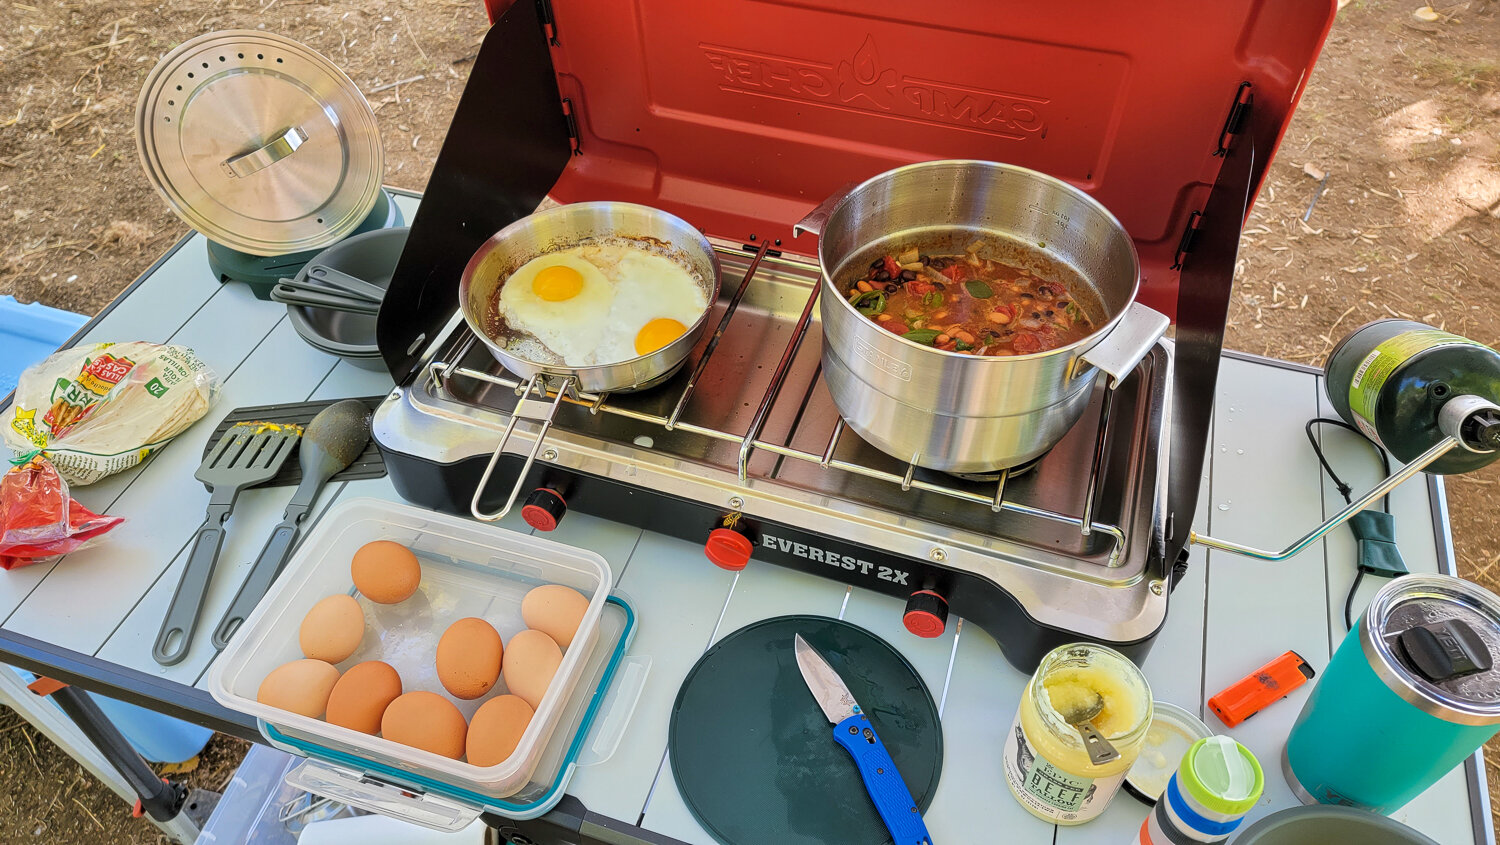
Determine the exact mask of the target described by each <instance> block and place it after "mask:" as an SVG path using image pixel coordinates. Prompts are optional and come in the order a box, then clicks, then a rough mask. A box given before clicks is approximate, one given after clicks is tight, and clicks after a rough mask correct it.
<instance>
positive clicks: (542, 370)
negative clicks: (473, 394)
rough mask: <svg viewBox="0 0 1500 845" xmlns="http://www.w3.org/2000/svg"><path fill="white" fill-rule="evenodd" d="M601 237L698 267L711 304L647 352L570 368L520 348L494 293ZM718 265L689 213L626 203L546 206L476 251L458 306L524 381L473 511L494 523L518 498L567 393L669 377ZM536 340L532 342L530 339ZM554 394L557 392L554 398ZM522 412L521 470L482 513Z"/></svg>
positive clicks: (715, 294)
mask: <svg viewBox="0 0 1500 845" xmlns="http://www.w3.org/2000/svg"><path fill="white" fill-rule="evenodd" d="M603 239H613V240H627V241H637V242H640V243H642V244H643V245H649V246H651V247H653V248H655V249H657V250H662V249H665V250H666V251H667V252H668V253H669V254H670V255H671V257H673V258H676V259H678V260H679V261H681V262H682V263H683V264H685V265H686V266H688V267H690V268H692V269H693V271H694V272H695V273H696V275H697V276H698V279H699V281H700V282H701V284H702V285H703V292H704V294H705V295H706V297H707V300H708V306H707V307H706V308H704V309H703V313H702V314H701V315H699V317H698V320H697V322H695V323H693V324H692V325H691V326H689V327H688V330H687V331H686V332H684V333H683V335H682V336H681V337H679V338H677V339H676V340H674V341H672V342H671V343H669V344H667V345H666V346H663V347H662V348H661V349H658V350H656V351H655V352H652V353H651V354H649V355H642V356H640V357H639V358H632V359H630V360H628V361H620V362H618V363H613V364H598V365H593V366H586V367H570V366H567V365H566V364H561V363H555V362H548V361H537V360H531V359H529V358H527V357H525V356H524V355H523V354H521V353H520V352H519V351H518V343H521V342H524V341H525V340H526V336H524V335H522V334H520V333H515V332H511V331H510V330H508V329H507V328H506V327H505V326H504V325H503V323H502V322H501V321H500V320H499V319H498V315H497V314H496V312H495V310H494V300H495V294H496V293H497V292H498V291H499V290H500V287H501V286H502V285H503V284H504V283H505V280H506V279H508V278H509V277H510V275H511V274H512V273H514V272H515V271H516V269H517V268H519V267H520V266H521V265H522V264H525V263H526V262H528V261H530V260H531V259H533V258H536V257H537V256H539V255H544V254H546V253H549V252H556V251H558V250H561V249H568V248H570V247H574V246H578V245H580V244H582V243H585V242H588V241H597V240H603ZM720 281H721V272H720V268H719V259H718V258H717V257H716V256H715V255H714V251H713V247H712V246H711V245H710V244H709V242H708V239H707V238H705V237H704V236H703V233H702V232H699V231H698V230H697V229H695V228H693V227H692V226H691V225H689V224H688V223H687V221H685V220H683V219H681V218H679V217H677V216H675V215H672V214H668V213H667V212H665V211H661V210H658V209H655V208H650V207H648V206H644V205H635V204H632V203H625V202H581V203H574V204H573V205H564V206H559V207H557V208H551V209H548V210H546V211H539V212H537V213H536V214H532V215H530V216H528V217H523V218H521V219H520V220H517V221H516V222H514V223H512V224H510V225H509V226H506V227H505V228H504V229H501V230H500V231H498V232H496V233H495V234H494V235H492V236H491V237H490V239H489V240H487V241H485V242H484V244H483V245H481V246H480V247H479V249H478V250H477V251H476V252H475V253H474V257H472V258H470V259H469V263H468V265H467V266H465V267H464V272H463V276H462V277H461V278H460V279H459V284H458V304H459V310H460V312H461V313H462V314H463V318H464V322H465V323H467V324H468V326H469V329H470V330H472V331H473V332H474V334H475V335H476V336H477V337H478V338H479V339H480V341H482V342H483V343H484V345H485V347H487V348H488V349H489V350H490V353H491V354H492V355H494V356H495V359H496V360H498V361H499V362H500V363H501V364H502V365H503V366H504V367H505V369H507V370H510V371H511V372H512V373H515V374H516V375H518V376H521V377H522V378H524V379H526V384H525V385H524V386H523V388H522V389H521V399H520V401H519V402H517V403H516V409H515V411H514V412H512V413H511V415H510V422H509V423H507V425H506V428H505V434H504V435H502V436H501V438H500V443H499V445H497V446H496V447H495V451H494V453H493V454H492V455H491V456H490V462H489V465H488V466H486V467H485V470H484V475H482V476H481V477H480V479H479V485H478V487H477V488H475V490H474V498H473V499H471V500H470V502H469V511H470V513H472V514H473V515H474V518H475V519H480V520H484V521H486V522H492V521H494V520H497V519H500V518H501V517H503V516H505V515H506V514H507V513H509V512H510V509H511V508H512V507H514V506H515V503H516V495H517V494H518V493H519V492H520V489H521V485H522V483H523V482H525V480H526V473H527V472H528V471H529V470H530V469H531V465H532V463H533V462H534V461H535V460H536V456H537V453H538V452H540V451H541V448H542V441H543V440H545V439H546V437H547V431H548V429H550V428H551V427H552V418H553V417H554V416H555V415H556V414H557V408H558V406H560V405H561V404H562V401H563V399H565V398H566V397H567V395H568V394H569V393H572V394H574V396H575V398H577V396H578V394H580V393H585V392H587V393H612V392H623V391H630V390H643V389H645V388H648V387H652V386H654V385H657V384H660V383H661V382H663V381H665V380H666V379H668V378H670V377H671V376H672V374H673V373H675V372H677V369H678V368H679V367H681V366H682V364H683V362H684V361H686V360H687V356H688V353H689V352H691V351H692V349H693V346H694V345H695V344H696V343H697V342H698V337H699V335H701V334H703V329H704V327H705V326H707V325H708V315H709V314H710V313H712V312H713V308H714V303H715V302H717V301H718V298H719V284H720ZM530 347H531V348H533V349H534V348H535V345H534V344H531V345H530ZM549 394H551V397H550V399H549ZM522 419H525V420H530V421H532V422H535V423H537V424H538V425H540V426H541V429H540V431H539V432H538V433H537V436H536V438H535V439H534V440H533V441H532V444H531V451H530V452H529V453H528V454H527V456H526V463H525V465H524V466H522V468H521V471H520V473H519V474H517V476H516V482H515V485H514V486H513V487H512V488H511V491H510V497H509V498H508V499H507V500H506V502H505V506H504V507H503V508H501V509H500V510H498V511H494V512H488V513H487V512H485V511H483V510H481V509H480V507H479V501H480V499H481V498H483V496H484V491H485V488H486V487H488V486H489V481H490V476H491V475H492V474H493V473H494V471H495V465H496V464H498V463H499V461H500V455H501V454H502V453H503V452H504V451H505V444H506V443H507V442H509V441H510V436H511V433H512V432H514V431H515V428H516V423H517V422H518V421H520V420H522Z"/></svg>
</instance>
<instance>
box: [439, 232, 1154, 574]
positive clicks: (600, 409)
mask: <svg viewBox="0 0 1500 845" xmlns="http://www.w3.org/2000/svg"><path fill="white" fill-rule="evenodd" d="M770 247H771V245H770V243H768V242H767V243H763V244H762V245H761V246H760V248H759V249H758V250H757V251H756V253H755V256H754V258H753V260H752V261H751V263H750V265H749V267H748V268H747V269H746V271H745V274H744V278H743V279H742V280H741V282H740V285H739V287H738V288H737V289H736V290H735V292H734V295H733V296H732V297H731V299H730V301H729V303H728V305H727V306H726V308H725V311H724V314H723V316H722V317H721V318H720V319H719V322H718V325H717V326H716V327H715V329H714V333H713V334H712V335H711V336H710V338H709V341H708V344H707V345H706V346H705V347H704V350H703V353H702V354H701V355H700V356H699V358H698V361H697V363H696V364H695V365H694V367H693V371H692V374H691V375H690V377H689V379H688V382H687V384H686V385H685V386H684V387H683V389H682V393H681V394H680V395H679V396H678V398H677V400H676V402H674V403H672V411H671V412H670V413H668V414H657V413H651V412H648V411H641V410H638V409H635V408H629V407H626V406H624V405H620V404H611V403H610V402H609V399H610V394H609V393H597V394H596V393H587V392H584V391H581V390H578V389H577V388H576V386H575V383H574V382H573V381H572V380H571V379H567V378H562V377H555V378H551V379H546V378H538V379H518V378H514V377H511V376H510V375H508V374H506V373H505V372H504V371H503V370H501V371H499V372H486V371H484V370H480V369H476V368H474V367H468V366H463V365H461V364H458V363H454V362H460V361H463V360H465V358H466V356H467V355H468V353H469V352H470V350H472V349H473V347H474V344H475V343H477V342H478V339H477V338H476V337H475V336H474V335H473V334H472V333H469V334H468V336H467V337H466V338H465V340H464V341H463V342H462V343H461V344H459V345H458V346H457V347H456V348H455V349H454V350H453V352H452V354H450V355H448V356H446V357H447V358H448V359H449V360H436V361H434V362H432V363H431V364H430V365H428V367H427V373H428V376H427V377H428V379H429V380H430V381H429V386H430V387H431V388H433V389H437V390H442V391H443V392H444V393H447V394H448V395H450V396H455V397H456V396H457V393H458V392H457V391H452V390H443V388H444V387H445V386H446V384H447V382H448V380H449V379H452V378H454V377H462V378H467V379H473V380H476V381H480V382H484V383H487V384H492V385H495V386H498V387H501V388H504V389H507V390H511V391H514V392H515V394H516V395H517V396H518V397H523V398H525V397H527V396H528V395H529V394H531V393H532V392H533V391H535V392H536V396H535V398H534V399H533V400H532V402H530V403H528V404H530V405H533V406H541V405H542V404H543V403H544V402H546V403H550V404H551V405H552V406H553V407H555V405H556V404H557V403H558V402H559V401H562V402H567V403H569V404H573V405H580V406H583V407H586V408H587V409H588V410H589V412H590V413H592V414H600V413H604V414H612V415H616V416H620V417H624V418H627V419H631V420H636V421H639V422H644V423H648V424H652V425H657V426H661V427H663V428H665V429H666V430H668V431H673V430H678V431H684V432H688V433H691V434H695V435H699V436H702V437H706V438H711V439H713V440H718V441H721V442H725V443H731V444H738V448H739V455H738V473H739V481H740V483H741V484H744V483H745V482H746V481H747V478H748V473H749V470H748V467H749V462H750V458H751V456H752V454H754V453H755V452H756V451H762V452H769V453H772V454H775V455H779V456H782V457H786V458H792V459H795V460H799V461H805V462H807V463H810V464H815V465H818V466H820V467H822V468H824V469H831V470H837V471H842V472H848V473H853V474H856V475H860V476H863V477H866V478H871V479H875V480H878V481H883V482H888V483H890V484H894V485H897V486H899V487H900V489H901V490H902V491H910V490H919V491H923V492H927V493H934V494H937V495H941V496H947V497H950V498H953V499H958V500H960V501H965V502H971V503H976V504H981V505H987V506H988V507H989V508H990V510H992V511H994V512H995V513H1001V512H1009V513H1013V514H1020V515H1023V516H1027V517H1032V518H1035V519H1041V520H1048V521H1051V522H1055V523H1061V524H1064V525H1071V526H1074V527H1076V528H1077V529H1078V530H1079V532H1080V533H1081V534H1082V535H1083V536H1085V537H1087V536H1089V535H1091V534H1093V533H1094V532H1099V533H1101V534H1103V535H1105V536H1108V537H1109V538H1110V539H1111V540H1112V541H1113V543H1112V547H1111V549H1110V552H1109V558H1108V565H1109V566H1117V565H1119V563H1120V562H1121V560H1122V556H1123V553H1124V551H1125V548H1126V542H1127V537H1126V533H1125V531H1124V530H1122V529H1121V528H1120V527H1119V526H1118V525H1114V524H1110V523H1102V522H1099V521H1096V520H1095V519H1094V517H1093V513H1094V505H1095V500H1096V498H1097V497H1098V494H1099V489H1100V485H1099V477H1100V474H1101V467H1102V466H1103V463H1104V457H1105V454H1106V445H1107V443H1108V442H1109V435H1110V423H1111V413H1110V409H1111V406H1112V404H1113V403H1112V401H1111V400H1112V398H1113V395H1114V392H1115V391H1114V387H1115V384H1113V383H1112V384H1110V385H1109V388H1108V389H1106V390H1105V392H1104V401H1103V402H1101V403H1100V405H1101V407H1100V420H1099V426H1098V429H1097V433H1096V439H1095V443H1094V448H1093V460H1092V461H1091V462H1090V468H1089V474H1088V479H1087V488H1086V490H1087V493H1086V497H1085V499H1084V506H1083V511H1082V514H1081V515H1079V516H1075V515H1072V514H1065V513H1059V512H1057V511H1054V510H1051V509H1049V508H1044V507H1038V506H1035V505H1030V504H1026V503H1025V502H1020V501H1016V500H1013V499H1007V498H1006V495H1005V494H1006V486H1007V484H1008V482H1009V481H1010V479H1011V476H1012V472H1011V471H1010V470H1002V471H1001V472H1000V473H999V476H998V478H997V479H996V480H995V481H994V482H993V483H994V492H993V493H992V494H990V495H983V494H980V493H977V492H975V491H973V490H965V489H963V488H960V487H953V486H949V485H946V484H942V483H940V482H937V481H931V480H927V479H924V478H918V477H916V473H917V471H918V469H919V467H918V466H917V465H916V464H914V463H910V462H908V463H907V464H906V467H905V471H904V473H902V474H896V473H893V472H889V471H887V470H882V469H878V468H876V467H872V466H868V465H866V464H863V463H859V462H857V461H850V460H846V459H842V458H836V457H834V456H835V454H836V453H837V451H838V446H839V443H840V441H841V439H842V438H843V436H844V434H845V432H846V431H847V427H846V426H845V424H844V421H843V420H842V419H840V420H838V421H837V422H836V423H835V425H834V428H833V433H832V435H831V436H830V437H829V439H828V443H827V446H826V447H825V448H824V449H823V451H822V453H821V454H818V453H813V452H809V451H805V450H803V449H797V448H794V447H791V446H787V445H784V444H781V443H776V442H772V441H768V440H764V439H761V433H762V431H763V430H764V427H765V423H766V419H767V417H768V416H769V414H770V412H771V408H772V406H773V405H774V404H775V402H776V398H777V396H778V395H779V394H780V392H781V388H782V386H783V385H784V384H785V382H786V378H787V374H788V373H789V371H790V369H791V365H792V362H793V360H794V359H795V358H796V356H797V353H798V351H799V350H800V349H801V346H802V342H803V340H804V339H805V337H806V335H807V329H808V326H809V325H810V324H811V321H812V315H813V311H814V309H815V308H816V306H817V300H818V293H819V291H820V290H821V285H818V284H815V285H813V286H812V292H811V294H810V295H809V296H808V298H807V301H806V304H805V305H804V306H803V309H802V312H801V315H800V316H799V318H798V321H797V324H796V328H795V329H794V330H793V332H792V336H791V338H790V340H789V341H788V342H787V344H786V346H785V348H784V349H783V350H782V354H781V357H780V360H779V361H778V363H777V366H776V370H775V372H774V373H773V375H772V377H771V380H770V384H769V385H768V386H767V388H766V390H765V391H764V393H763V394H762V396H761V398H760V401H759V404H758V405H757V408H756V412H755V415H754V417H753V418H752V420H751V422H750V425H749V426H748V429H747V430H746V431H745V433H743V434H736V433H733V432H729V431H723V430H721V429H717V428H714V427H711V426H704V425H700V424H697V423H692V422H688V421H685V420H684V419H683V418H682V417H683V412H684V410H685V409H686V408H687V406H688V403H689V401H690V400H691V399H692V397H693V394H694V391H695V390H696V388H697V386H698V384H699V379H700V377H701V376H702V374H703V372H704V370H705V369H706V368H707V366H708V362H709V359H710V358H711V356H712V355H713V353H714V351H715V350H716V349H717V348H718V345H719V341H720V339H721V338H722V337H723V336H724V333H725V332H726V331H727V330H728V328H729V325H730V322H731V320H732V319H733V317H734V314H735V311H736V309H738V307H739V305H740V302H741V300H742V299H743V298H744V296H745V292H746V291H747V290H748V289H749V287H750V283H751V281H752V280H753V279H754V278H755V274H756V272H757V270H759V268H760V266H761V263H762V261H763V260H764V259H765V258H766V256H767V253H768V252H769V251H770ZM714 249H715V251H716V252H720V253H722V254H723V255H725V256H732V257H735V258H740V257H742V253H739V252H736V251H735V250H733V249H732V248H729V247H725V246H722V245H719V244H715V245H714ZM560 394H561V395H560ZM486 407H487V409H490V410H495V411H496V412H497V413H506V414H507V416H510V417H511V419H510V420H509V425H508V426H507V431H509V430H510V429H511V428H513V427H514V425H515V423H516V421H517V419H518V418H519V419H527V418H528V417H527V415H525V414H519V415H518V414H517V413H516V412H509V413H507V412H504V411H500V410H499V409H491V408H489V406H486ZM519 407H521V406H520V405H518V408H519ZM549 419H550V416H549ZM537 421H539V422H540V421H541V418H537ZM544 436H545V428H544V430H543V432H542V434H541V435H539V436H538V437H537V439H536V440H535V441H534V442H533V448H532V452H531V456H532V457H533V458H534V457H535V455H536V454H537V452H538V451H540V449H541V443H542V441H543V439H544ZM506 439H508V437H507V438H502V441H501V443H500V445H499V446H497V447H496V450H495V454H494V455H493V456H492V460H491V464H490V465H491V469H493V467H494V464H495V462H496V460H497V459H498V456H499V454H500V452H501V451H502V450H503V448H504V445H505V440H506ZM528 463H529V462H528ZM488 477H489V473H486V474H485V481H481V482H480V484H479V489H478V490H476V491H475V495H474V502H475V512H476V513H475V515H476V516H478V515H479V514H478V505H477V503H478V501H479V498H480V495H481V494H482V493H483V491H484V488H485V484H486V481H487V479H488ZM524 478H525V473H524V472H523V473H521V475H520V476H519V477H518V478H517V480H516V485H517V489H519V485H521V484H522V483H523V480H524ZM514 498H515V491H514V490H513V491H512V494H511V501H514ZM507 510H508V508H507ZM504 514H505V511H500V512H499V513H498V514H485V515H484V517H486V518H491V519H498V518H499V517H500V516H503V515H504Z"/></svg>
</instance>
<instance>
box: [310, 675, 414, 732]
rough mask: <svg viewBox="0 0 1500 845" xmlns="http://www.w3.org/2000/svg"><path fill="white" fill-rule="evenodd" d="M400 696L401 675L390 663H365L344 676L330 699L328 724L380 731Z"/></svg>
mask: <svg viewBox="0 0 1500 845" xmlns="http://www.w3.org/2000/svg"><path fill="white" fill-rule="evenodd" d="M400 695H401V676H400V675H399V674H397V672H396V670H395V669H392V668H391V665H390V664H389V663H382V662H380V661H379V660H366V661H365V662H364V663H360V664H359V665H357V666H353V667H351V668H350V669H349V671H347V672H345V673H344V676H343V677H342V678H339V682H338V683H336V684H334V685H333V692H332V693H330V694H329V696H328V716H327V719H328V724H330V725H338V726H339V727H341V728H349V729H350V730H356V731H359V732H360V733H367V734H375V733H379V732H380V717H381V716H384V715H385V708H386V707H387V706H388V705H389V704H390V703H391V702H392V701H395V700H396V699H397V698H398V697H399V696H400Z"/></svg>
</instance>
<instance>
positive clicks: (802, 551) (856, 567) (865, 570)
mask: <svg viewBox="0 0 1500 845" xmlns="http://www.w3.org/2000/svg"><path fill="white" fill-rule="evenodd" d="M760 544H761V545H762V546H764V547H765V548H768V549H774V550H776V551H778V552H782V553H784V554H789V555H796V556H797V557H800V558H803V559H805V560H811V561H816V562H817V563H826V564H828V565H829V566H836V567H838V568H840V569H847V570H849V571H851V572H855V571H857V572H859V573H860V574H861V575H871V576H874V577H876V578H879V579H880V580H882V581H889V582H891V583H892V584H907V583H908V579H910V578H911V573H909V572H903V571H901V570H899V569H896V568H894V567H890V566H881V565H880V564H878V563H871V562H869V561H868V560H860V559H859V558H857V557H854V556H852V555H845V554H839V553H838V552H836V551H833V550H832V549H820V548H818V547H817V546H809V545H807V544H806V543H797V542H793V541H791V540H788V539H786V538H785V537H775V536H772V535H770V534H765V533H762V534H761V535H760Z"/></svg>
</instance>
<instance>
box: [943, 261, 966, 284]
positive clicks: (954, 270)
mask: <svg viewBox="0 0 1500 845" xmlns="http://www.w3.org/2000/svg"><path fill="white" fill-rule="evenodd" d="M942 274H943V275H944V276H947V277H948V278H950V279H952V280H953V281H955V282H962V281H963V280H964V279H967V278H969V277H970V276H972V275H973V270H972V269H971V268H970V267H969V265H967V264H950V265H948V266H947V267H944V268H943V269H942Z"/></svg>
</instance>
